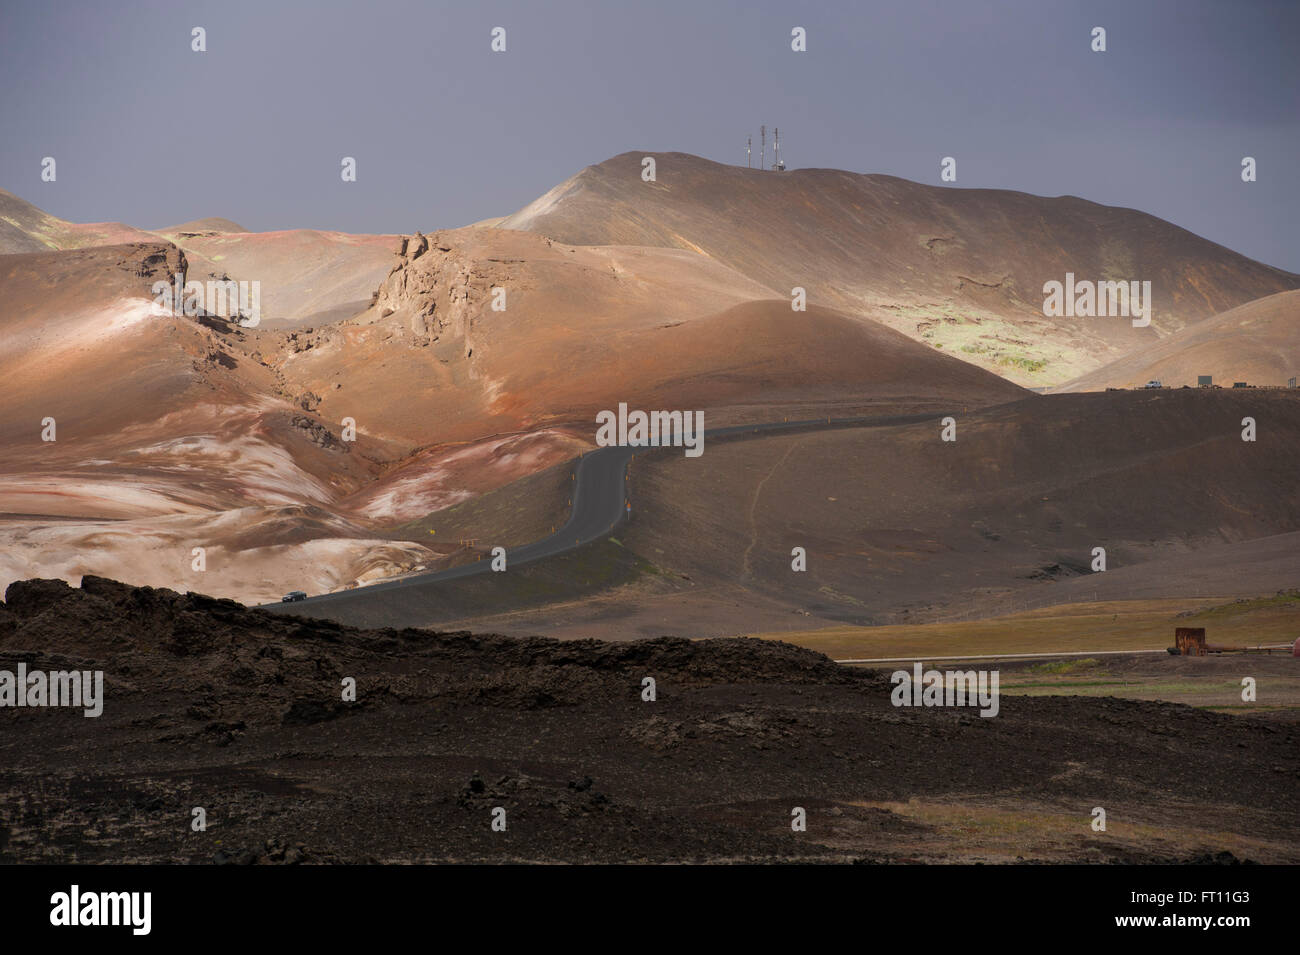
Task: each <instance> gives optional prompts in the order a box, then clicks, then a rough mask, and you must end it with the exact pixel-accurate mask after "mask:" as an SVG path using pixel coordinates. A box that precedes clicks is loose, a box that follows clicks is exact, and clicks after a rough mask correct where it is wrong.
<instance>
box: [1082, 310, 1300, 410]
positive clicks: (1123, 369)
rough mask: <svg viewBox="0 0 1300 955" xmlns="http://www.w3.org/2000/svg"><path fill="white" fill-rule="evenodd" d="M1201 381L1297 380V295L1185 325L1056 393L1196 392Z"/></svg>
mask: <svg viewBox="0 0 1300 955" xmlns="http://www.w3.org/2000/svg"><path fill="white" fill-rule="evenodd" d="M1201 375H1210V376H1211V377H1212V378H1213V379H1214V384H1216V385H1224V386H1229V387H1230V386H1231V385H1232V383H1233V382H1234V381H1245V382H1248V383H1250V384H1252V385H1285V384H1286V383H1287V381H1288V379H1291V378H1294V377H1296V376H1297V375H1300V290H1297V291H1291V292H1279V293H1277V294H1276V295H1269V296H1266V297H1265V298H1260V299H1256V300H1255V301H1253V302H1247V303H1246V304H1245V305H1240V306H1238V307H1237V308H1233V309H1229V310H1228V311H1226V312H1222V313H1220V314H1218V315H1215V316H1213V317H1212V318H1207V319H1204V320H1203V321H1199V322H1197V323H1195V324H1194V325H1189V326H1188V327H1187V328H1184V329H1182V330H1181V331H1178V332H1175V333H1174V334H1173V335H1171V336H1170V337H1169V338H1166V339H1164V340H1162V341H1160V342H1158V343H1156V344H1154V345H1152V346H1151V347H1149V348H1144V349H1142V350H1140V351H1138V352H1135V353H1134V354H1131V355H1126V356H1124V357H1123V358H1120V359H1118V360H1116V361H1114V362H1111V363H1110V364H1108V365H1103V366H1102V367H1101V368H1098V369H1097V370H1096V371H1092V372H1089V373H1088V374H1086V375H1083V376H1081V377H1079V378H1076V379H1075V380H1073V381H1070V382H1067V383H1066V384H1064V385H1061V386H1060V387H1059V388H1058V389H1057V390H1059V391H1101V390H1103V389H1105V388H1135V387H1140V386H1141V385H1143V384H1145V383H1146V382H1148V381H1150V380H1151V379H1153V378H1154V379H1158V380H1159V381H1160V382H1162V383H1163V384H1164V385H1165V387H1174V388H1178V387H1181V386H1182V385H1192V386H1195V385H1196V384H1197V378H1198V377H1199V376H1201Z"/></svg>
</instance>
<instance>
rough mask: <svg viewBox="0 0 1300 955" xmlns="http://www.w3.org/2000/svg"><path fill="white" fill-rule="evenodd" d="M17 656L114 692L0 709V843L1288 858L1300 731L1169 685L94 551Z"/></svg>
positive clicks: (786, 856)
mask: <svg viewBox="0 0 1300 955" xmlns="http://www.w3.org/2000/svg"><path fill="white" fill-rule="evenodd" d="M20 661H25V662H26V663H27V665H28V668H29V669H44V670H64V669H71V668H77V669H88V670H95V669H100V670H103V671H104V673H105V696H106V701H105V705H104V713H103V715H102V716H101V717H99V718H98V719H87V718H85V717H83V716H82V714H81V711H80V710H72V709H7V708H6V709H0V727H2V728H3V735H2V736H0V766H2V767H3V769H0V862H7V863H12V862H24V863H31V862H82V863H94V862H191V863H210V862H219V863H220V862H242V863H249V862H260V863H292V862H309V863H311V862H315V863H335V862H464V861H490V862H503V861H524V862H670V861H684V862H734V861H801V860H805V861H833V862H848V861H856V860H861V861H931V862H935V861H991V862H997V861H1017V860H1020V859H1023V860H1026V861H1034V860H1041V861H1056V862H1066V861H1088V862H1109V861H1129V862H1155V861H1233V860H1238V859H1250V860H1255V861H1274V862H1286V861H1289V862H1294V861H1300V847H1298V845H1300V839H1297V836H1300V811H1297V807H1296V800H1295V794H1296V788H1297V778H1300V752H1298V751H1297V748H1296V733H1297V731H1298V730H1297V727H1296V726H1295V725H1293V724H1287V723H1282V724H1279V723H1277V722H1272V723H1270V722H1268V721H1266V720H1257V719H1254V718H1252V717H1249V716H1226V715H1219V714H1215V713H1210V712H1205V711H1202V710H1197V709H1193V708H1190V707H1186V706H1181V705H1173V704H1163V703H1150V702H1130V701H1120V700H1113V699H1087V698H1072V697H1039V698H1028V697H1014V696H1010V695H1004V696H1003V698H1002V700H1001V713H1000V715H999V716H997V717H996V718H993V719H981V718H980V717H978V716H977V715H976V713H975V711H974V710H962V711H954V710H933V709H932V710H923V709H898V708H895V707H893V706H892V705H891V704H890V700H889V690H890V686H889V684H888V682H887V679H886V677H885V676H884V675H882V674H878V673H870V672H861V671H855V670H851V669H846V668H843V667H840V666H838V665H836V664H834V663H832V662H831V661H830V660H829V659H827V658H825V657H822V656H820V655H818V654H814V653H811V652H808V651H805V650H800V649H797V648H794V647H791V646H788V645H786V644H780V643H769V642H762V641H757V640H713V641H701V642H691V641H687V640H683V639H671V638H663V639H658V640H651V641H644V642H620V643H598V642H595V641H580V642H555V641H550V640H543V639H531V640H518V639H511V638H505V637H495V636H480V635H471V634H468V633H433V632H428V631H421V630H402V631H396V630H371V631H365V630H354V629H350V628H345V627H341V626H338V625H335V624H331V623H328V622H322V621H316V620H305V619H299V618H290V617H284V616H276V615H272V614H268V613H264V612H261V611H257V610H251V609H247V608H245V607H243V606H241V605H239V604H236V603H233V602H231V601H223V600H214V599H211V598H207V597H203V596H199V595H194V594H186V595H179V594H176V593H173V592H171V591H167V590H152V589H148V588H134V587H130V586H127V585H124V584H119V583H115V582H113V581H109V580H104V579H101V578H96V577H86V578H85V579H84V581H83V583H82V588H81V589H76V588H72V587H69V586H67V585H66V584H64V583H62V582H57V581H39V580H36V581H25V582H19V583H15V584H13V585H12V586H10V587H9V589H8V591H7V592H6V594H5V604H4V605H3V607H0V669H6V670H11V671H12V670H14V669H16V667H17V665H18V663H19V662H20ZM646 676H651V677H654V678H655V680H656V681H657V686H658V700H657V701H656V702H653V703H650V702H643V701H642V699H641V681H642V679H643V678H644V677H646ZM345 677H354V678H355V679H356V682H357V687H358V701H357V702H356V703H344V702H342V701H341V700H340V694H341V690H342V686H341V681H342V680H343V679H344V678H345ZM198 806H201V807H204V809H205V810H206V812H207V821H208V828H207V831H206V832H193V831H192V830H191V827H190V822H191V810H192V809H193V808H194V807H198ZM498 806H500V807H504V808H505V810H506V813H507V817H506V818H507V829H506V831H505V832H494V831H492V829H491V825H490V823H491V813H492V810H493V808H494V807H498ZM794 806H802V807H804V808H805V809H806V810H807V816H808V831H807V832H803V833H795V832H792V831H791V830H790V811H791V808H792V807H794ZM1094 806H1103V807H1105V808H1106V810H1107V813H1108V819H1109V831H1108V832H1106V833H1098V832H1093V831H1092V830H1091V828H1090V826H1089V822H1090V819H1091V816H1090V814H1091V811H1092V808H1093V807H1094ZM909 807H910V808H909ZM1228 853H1231V855H1229V854H1228Z"/></svg>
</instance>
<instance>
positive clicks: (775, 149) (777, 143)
mask: <svg viewBox="0 0 1300 955" xmlns="http://www.w3.org/2000/svg"><path fill="white" fill-rule="evenodd" d="M772 157H773V159H775V160H776V161H775V162H774V163H773V164H772V168H773V169H775V170H776V171H777V172H783V171H784V170H785V163H783V162H781V130H780V128H779V127H775V126H774V127H773V128H772Z"/></svg>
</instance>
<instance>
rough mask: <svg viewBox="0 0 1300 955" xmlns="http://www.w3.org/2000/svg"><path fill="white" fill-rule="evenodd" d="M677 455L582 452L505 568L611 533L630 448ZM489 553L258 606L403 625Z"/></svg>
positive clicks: (868, 421) (739, 428)
mask: <svg viewBox="0 0 1300 955" xmlns="http://www.w3.org/2000/svg"><path fill="white" fill-rule="evenodd" d="M949 413H950V412H926V413H924V414H911V415H885V416H874V417H859V418H818V419H814V420H807V421H775V422H767V423H762V424H746V425H733V426H730V427H725V428H713V429H710V430H706V431H705V432H704V447H705V450H706V451H707V449H708V446H709V443H710V442H712V441H717V440H719V439H728V438H730V439H739V438H744V437H746V436H748V435H757V434H762V435H770V434H773V433H779V432H783V431H795V432H797V431H830V430H835V429H838V428H883V427H892V426H895V425H902V424H915V423H917V422H921V421H936V422H937V421H938V420H939V419H940V418H942V417H943V416H944V415H945V414H949ZM664 452H669V453H676V454H681V453H682V449H681V448H673V447H668V446H660V447H621V446H620V447H609V448H599V449H597V450H595V451H591V452H588V453H587V454H584V455H583V456H582V457H581V458H579V459H578V469H577V476H576V479H575V485H574V491H573V507H572V509H571V510H570V512H569V519H568V521H567V522H566V523H565V524H564V526H563V527H561V528H560V529H559V530H558V531H556V532H555V533H553V534H549V535H547V536H546V537H543V538H541V539H540V540H535V541H532V542H531V543H528V544H523V545H521V546H519V547H515V548H513V549H510V550H507V551H506V567H507V572H508V569H509V568H513V567H518V566H519V565H520V564H527V563H531V562H532V561H535V560H540V559H542V558H543V557H553V556H555V555H557V554H563V553H566V552H568V551H572V550H576V549H578V548H579V547H581V546H583V545H584V544H590V543H591V542H593V541H597V540H600V539H601V538H603V537H606V536H608V535H609V534H611V533H612V532H613V530H614V528H615V527H617V526H618V524H620V523H621V522H622V521H624V520H625V519H626V518H627V511H626V509H625V508H626V501H627V466H628V463H629V462H630V461H631V460H632V459H633V458H634V457H636V456H637V455H641V454H651V453H664ZM701 460H703V459H702V458H701ZM491 567H492V561H491V560H479V561H474V562H473V563H469V564H462V565H461V566H459V567H452V568H450V569H449V570H439V571H431V572H429V573H425V574H413V575H411V576H408V577H401V578H398V579H396V580H389V581H385V582H383V583H378V584H370V585H369V586H365V587H354V588H353V589H351V590H340V591H336V592H335V593H331V594H321V595H320V596H317V597H308V598H307V599H306V600H299V601H296V602H294V603H272V604H264V605H262V608H261V609H263V610H270V611H274V612H283V613H289V614H295V615H300V616H305V617H324V618H331V617H337V618H339V619H345V620H347V621H348V622H351V621H354V620H359V619H364V618H365V617H368V616H371V615H370V614H368V613H366V610H367V609H374V610H376V611H379V610H380V608H381V607H382V608H383V616H384V617H386V618H387V622H388V623H389V625H403V624H402V623H400V622H395V620H396V621H401V619H402V617H403V616H404V614H403V613H402V611H401V609H400V608H401V605H403V604H407V605H411V610H412V616H411V619H410V622H409V623H407V624H405V625H408V626H420V625H421V623H422V621H420V620H419V619H418V617H419V612H418V609H417V608H418V606H419V605H420V604H422V603H424V601H422V600H418V599H417V600H415V601H411V600H410V599H409V598H412V597H431V596H433V594H434V593H435V592H437V591H438V590H439V589H440V588H441V587H442V585H443V584H446V583H447V582H449V581H453V580H459V579H461V578H464V577H472V576H475V575H478V574H484V573H490V572H491Z"/></svg>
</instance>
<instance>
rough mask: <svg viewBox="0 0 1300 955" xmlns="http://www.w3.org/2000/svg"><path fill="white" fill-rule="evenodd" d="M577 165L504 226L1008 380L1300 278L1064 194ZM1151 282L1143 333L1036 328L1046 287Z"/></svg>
mask: <svg viewBox="0 0 1300 955" xmlns="http://www.w3.org/2000/svg"><path fill="white" fill-rule="evenodd" d="M642 156H643V154H642V153H624V154H622V155H619V156H615V157H614V158H612V159H609V160H607V161H605V162H603V163H600V164H598V165H595V166H589V167H588V168H586V169H584V170H582V171H581V172H580V173H578V174H577V175H576V176H574V177H572V178H571V179H569V180H567V181H566V182H564V183H561V184H560V185H558V186H556V187H555V188H554V189H552V190H551V191H550V192H548V193H547V194H546V195H544V196H542V197H541V198H540V199H538V200H536V201H535V202H533V203H532V204H530V205H529V206H527V207H525V208H524V209H522V210H520V211H519V212H517V213H515V214H514V215H512V216H508V217H506V218H505V219H504V220H503V221H502V222H501V227H502V228H511V229H528V230H530V231H536V232H540V233H543V234H545V235H548V236H550V237H552V238H554V239H557V240H559V241H561V242H567V243H571V244H576V245H639V246H655V247H666V248H681V249H691V250H694V251H696V252H699V253H702V254H704V255H707V256H709V257H711V258H713V259H715V260H717V261H718V262H721V263H723V264H725V265H727V266H729V267H731V268H733V269H735V270H736V271H738V272H740V273H742V274H744V275H746V276H748V277H750V278H752V279H755V280H757V281H759V282H761V283H762V284H764V285H766V286H768V287H770V288H772V289H774V290H776V291H777V292H778V293H779V294H781V295H783V296H787V295H789V294H790V289H792V288H794V287H796V286H799V287H803V288H805V289H807V293H808V297H809V301H810V302H814V303H818V304H822V305H826V306H829V307H832V308H838V309H841V310H844V311H846V312H849V313H852V314H857V315H864V316H868V317H871V318H874V319H878V320H880V321H882V322H885V323H886V324H889V325H891V326H892V327H894V328H896V329H898V330H899V331H902V332H904V333H905V334H907V335H909V336H910V337H913V338H916V339H918V340H922V341H926V342H929V343H930V344H932V345H935V346H941V347H943V348H944V349H945V350H947V351H950V352H952V353H954V354H957V355H958V356H959V357H961V358H963V359H965V360H967V361H971V362H974V363H976V364H979V365H982V366H983V367H986V368H989V369H991V370H994V371H997V372H998V373H1000V374H1003V375H1006V376H1007V377H1009V378H1011V379H1012V380H1015V381H1018V382H1020V383H1022V384H1036V385H1049V384H1054V383H1059V382H1062V381H1066V380H1068V379H1071V378H1074V377H1077V376H1078V375H1079V374H1080V373H1082V372H1086V371H1090V370H1092V369H1094V368H1096V367H1098V366H1100V365H1102V364H1105V363H1106V362H1108V361H1111V360H1114V359H1115V358H1118V357H1120V356H1122V355H1124V354H1127V353H1128V352H1130V351H1133V350H1135V349H1138V348H1141V347H1148V346H1150V345H1151V344H1153V343H1154V342H1155V341H1157V340H1158V338H1159V337H1160V336H1163V335H1168V334H1171V333H1172V332H1174V331H1177V330H1178V329H1179V328H1182V327H1183V326H1184V325H1187V324H1190V323H1192V322H1195V321H1197V320H1199V319H1202V318H1206V317H1209V316H1211V315H1214V314H1216V313H1218V312H1221V311H1223V310H1225V309H1229V308H1233V307H1235V306H1237V305H1241V304H1243V303H1245V302H1248V301H1250V300H1252V299H1255V298H1259V297H1261V296H1264V295H1268V294H1271V293H1274V292H1279V291H1284V290H1287V289H1293V288H1297V287H1300V276H1297V275H1293V274H1291V273H1288V272H1284V271H1281V270H1279V269H1275V268H1271V267H1269V266H1266V265H1262V264H1260V263H1258V262H1254V261H1252V260H1250V259H1247V258H1245V257H1244V256H1241V255H1238V254H1237V253H1235V252H1232V251H1231V250H1229V249H1225V248H1223V247H1222V246H1219V245H1216V244H1215V243H1213V242H1210V241H1208V240H1205V239H1202V238H1200V237H1199V236H1196V235H1193V234H1192V233H1190V232H1188V231H1186V230H1184V229H1180V228H1178V227H1177V226H1174V225H1171V224H1170V223H1168V222H1164V221H1163V220H1161V219H1157V218H1155V217H1154V216H1150V215H1147V214H1145V213H1142V212H1137V211H1135V210H1132V209H1120V208H1112V207H1108V206H1102V205H1098V204H1096V203H1093V202H1088V201H1086V200H1083V199H1078V198H1075V197H1071V196H1066V197H1060V198H1044V197H1040V196H1032V195H1027V194H1025V193H1019V192H1007V191H1002V190H990V189H954V188H944V187H938V186H927V185H921V184H918V183H914V182H909V181H907V180H903V179H897V178H894V177H891V176H880V175H859V174H856V173H849V172H841V171H838V170H829V169H801V170H795V171H792V172H785V173H776V172H762V171H759V170H754V169H747V168H743V167H738V166H727V165H722V164H719V163H714V162H709V161H708V160H704V159H700V158H699V157H696V156H690V155H686V154H683V153H659V154H655V156H656V159H657V170H656V172H657V181H656V182H653V183H647V182H643V181H642V179H641V169H642V166H641V160H642ZM1067 272H1072V273H1074V274H1075V276H1076V278H1077V279H1080V280H1083V279H1087V280H1092V281H1100V280H1117V281H1118V280H1125V281H1127V280H1137V281H1150V282H1151V283H1152V298H1153V301H1154V315H1153V319H1152V325H1151V327H1149V328H1143V329H1137V328H1133V327H1132V326H1131V324H1130V322H1129V320H1128V319H1125V318H1047V317H1045V316H1044V315H1043V311H1042V309H1043V300H1044V295H1043V291H1042V290H1043V285H1044V283H1045V282H1047V281H1051V280H1056V281H1063V280H1064V279H1065V275H1066V273H1067Z"/></svg>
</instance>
